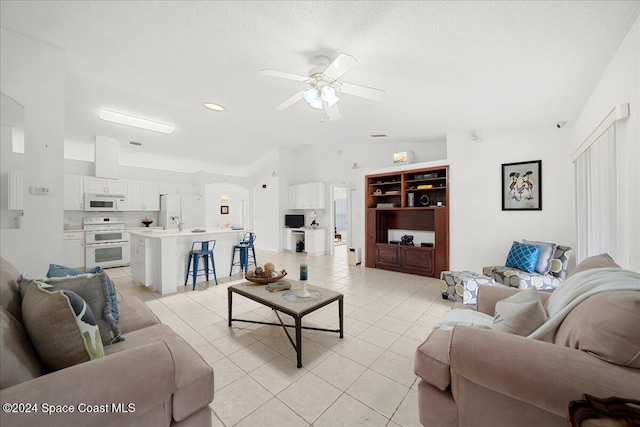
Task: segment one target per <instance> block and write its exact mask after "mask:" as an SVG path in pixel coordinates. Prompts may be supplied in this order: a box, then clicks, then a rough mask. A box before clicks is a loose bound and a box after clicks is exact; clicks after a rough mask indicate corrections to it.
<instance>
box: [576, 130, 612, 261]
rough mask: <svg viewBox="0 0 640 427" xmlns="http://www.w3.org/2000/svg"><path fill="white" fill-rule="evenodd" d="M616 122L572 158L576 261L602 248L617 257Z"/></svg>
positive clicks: (597, 252) (601, 251)
mask: <svg viewBox="0 0 640 427" xmlns="http://www.w3.org/2000/svg"><path fill="white" fill-rule="evenodd" d="M615 127H616V126H615V124H614V125H612V126H611V127H610V128H609V129H608V130H607V131H606V132H605V133H604V134H603V135H602V136H601V137H600V138H598V139H597V140H596V141H595V142H594V143H593V144H592V145H591V146H590V147H589V148H588V149H587V150H585V151H584V152H583V153H582V154H581V155H580V157H578V158H577V159H576V160H575V166H576V167H575V171H576V215H577V218H576V223H577V251H576V262H580V261H582V260H583V259H585V258H587V257H589V256H592V255H597V254H600V253H603V252H607V253H609V255H611V256H612V257H613V259H616V255H617V253H616V252H617V243H616V233H617V227H616V224H617V212H616V206H617V200H618V186H617V178H616V177H617V174H616V164H617V162H616V138H615V136H616V133H615Z"/></svg>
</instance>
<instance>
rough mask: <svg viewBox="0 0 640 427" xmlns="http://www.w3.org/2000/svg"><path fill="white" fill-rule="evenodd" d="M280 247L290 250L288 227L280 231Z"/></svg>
mask: <svg viewBox="0 0 640 427" xmlns="http://www.w3.org/2000/svg"><path fill="white" fill-rule="evenodd" d="M282 249H284V250H285V251H290V250H292V243H291V229H290V228H285V229H284V232H283V233H282Z"/></svg>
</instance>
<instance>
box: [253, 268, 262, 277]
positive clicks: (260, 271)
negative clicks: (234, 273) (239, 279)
mask: <svg viewBox="0 0 640 427" xmlns="http://www.w3.org/2000/svg"><path fill="white" fill-rule="evenodd" d="M254 274H255V276H256V277H263V276H264V270H263V269H262V267H257V268H256V271H255V272H254Z"/></svg>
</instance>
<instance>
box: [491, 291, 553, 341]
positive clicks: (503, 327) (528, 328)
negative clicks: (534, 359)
mask: <svg viewBox="0 0 640 427" xmlns="http://www.w3.org/2000/svg"><path fill="white" fill-rule="evenodd" d="M547 319H548V317H547V313H546V312H545V310H544V306H543V305H542V301H541V300H540V295H538V291H537V290H536V288H528V289H525V290H524V291H521V292H518V293H517V294H515V295H513V296H510V297H509V298H507V299H504V300H502V301H498V303H497V304H496V311H495V316H494V317H493V326H492V329H493V330H494V331H499V332H507V333H510V334H515V335H521V336H527V335H529V334H531V333H532V332H533V331H535V330H536V329H538V328H539V327H540V326H542V325H543V324H544V323H545V322H546V321H547Z"/></svg>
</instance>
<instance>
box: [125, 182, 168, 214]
mask: <svg viewBox="0 0 640 427" xmlns="http://www.w3.org/2000/svg"><path fill="white" fill-rule="evenodd" d="M127 191H128V193H127V210H129V211H159V210H160V190H159V186H158V183H157V182H144V181H128V186H127Z"/></svg>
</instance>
